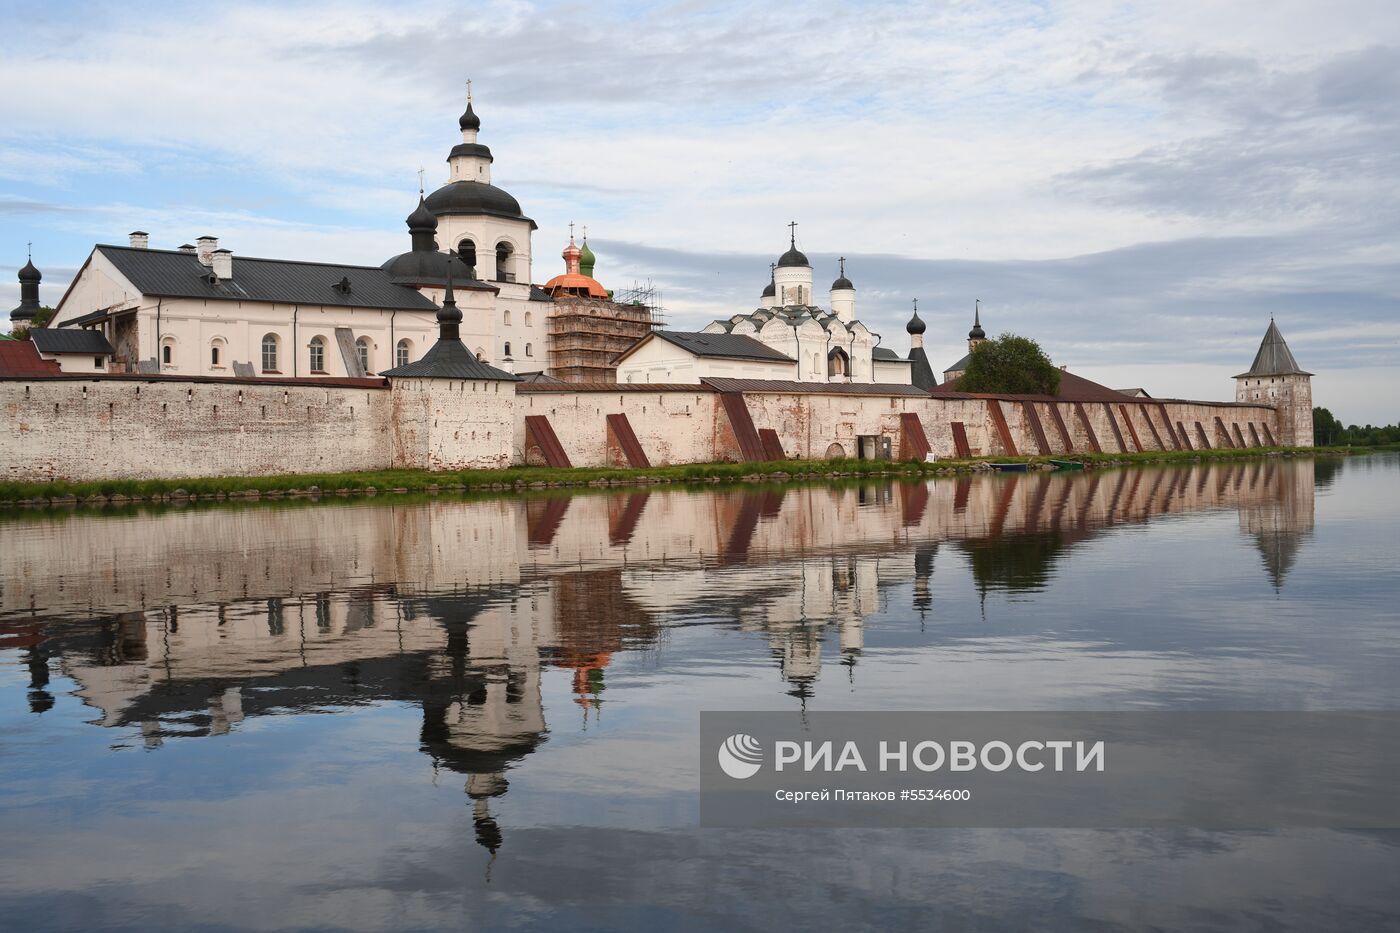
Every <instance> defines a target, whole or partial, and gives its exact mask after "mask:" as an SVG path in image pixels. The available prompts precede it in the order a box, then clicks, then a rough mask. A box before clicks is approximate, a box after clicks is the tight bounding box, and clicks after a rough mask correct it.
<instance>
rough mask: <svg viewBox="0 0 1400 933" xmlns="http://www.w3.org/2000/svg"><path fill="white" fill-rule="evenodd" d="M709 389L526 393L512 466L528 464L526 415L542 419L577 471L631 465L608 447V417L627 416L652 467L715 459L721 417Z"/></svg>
mask: <svg viewBox="0 0 1400 933" xmlns="http://www.w3.org/2000/svg"><path fill="white" fill-rule="evenodd" d="M718 398H719V397H718V396H717V395H715V393H713V392H711V391H709V390H708V389H703V388H701V387H699V386H697V387H696V388H695V389H693V390H692V389H685V388H666V389H660V388H658V389H657V390H656V391H631V390H621V391H617V392H612V391H564V392H522V393H520V394H519V396H518V397H517V399H516V402H517V411H516V417H515V424H514V435H513V438H514V439H513V442H512V443H513V452H512V458H513V459H512V462H514V463H524V462H525V416H526V415H543V416H545V417H547V418H548V419H549V423H550V425H551V426H553V428H554V433H555V435H557V436H558V438H559V444H560V446H562V447H563V448H564V453H566V454H567V455H568V457H569V462H570V463H572V464H573V465H574V466H576V467H604V466H626V465H627V462H626V460H625V458H624V457H623V455H622V452H621V451H620V450H619V449H618V448H616V447H610V445H609V443H608V421H607V416H608V415H615V414H624V415H626V416H627V421H628V423H629V424H631V425H632V431H633V433H635V434H636V435H637V441H638V443H640V444H641V446H642V451H643V452H644V453H645V454H646V455H647V460H649V461H650V462H651V465H652V466H665V465H668V464H674V463H709V462H712V461H714V460H716V459H720V458H719V457H716V456H715V451H716V450H717V449H719V447H720V445H721V442H720V440H719V439H718V438H717V433H718V432H719V428H720V424H719V422H720V421H722V420H723V418H722V416H721V417H717V416H716V409H717V408H718V407H719V405H718Z"/></svg>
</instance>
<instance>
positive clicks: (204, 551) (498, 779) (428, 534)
mask: <svg viewBox="0 0 1400 933" xmlns="http://www.w3.org/2000/svg"><path fill="white" fill-rule="evenodd" d="M1315 481H1316V482H1323V481H1324V477H1323V476H1322V474H1321V473H1318V474H1317V475H1316V476H1315V474H1314V466H1313V463H1312V462H1308V461H1299V462H1294V461H1283V460H1267V461H1258V462H1253V463H1247V464H1217V465H1199V466H1195V467H1191V468H1171V469H1138V470H1122V471H1115V472H1107V473H1083V474H1068V475H1065V474H1055V475H1051V474H1029V475H1023V476H1009V477H999V476H987V477H976V478H973V477H955V478H951V479H947V480H943V479H939V480H937V481H933V482H926V483H912V484H909V483H891V482H878V483H858V484H854V485H845V486H824V485H821V486H776V487H768V486H763V487H745V488H742V489H722V490H713V491H703V492H687V491H679V490H667V491H629V492H624V493H620V494H581V495H575V496H543V497H539V498H527V499H520V498H507V499H491V500H480V501H469V502H460V501H446V500H435V501H431V502H428V503H424V504H399V505H393V504H385V503H355V504H346V505H328V504H321V505H301V504H298V505H290V506H286V505H284V506H279V507H261V508H233V509H230V508H210V509H206V510H187V511H178V510H171V511H163V512H152V513H149V514H141V515H137V516H135V517H110V516H109V517H102V516H82V515H74V516H69V517H67V518H65V519H64V520H61V521H42V522H40V523H37V524H36V523H33V522H31V523H30V530H33V528H36V527H39V525H42V534H33V533H27V534H22V535H12V536H11V538H12V540H13V543H12V544H7V547H6V549H5V553H4V555H3V557H0V587H3V588H2V589H0V647H4V648H11V649H19V650H20V652H21V656H22V658H23V660H24V662H25V664H26V665H27V667H28V672H29V694H28V697H29V708H30V709H31V710H32V711H33V712H34V713H44V712H46V711H48V710H50V709H52V708H53V706H54V704H55V697H54V695H53V693H52V692H51V685H50V678H51V675H52V673H53V668H54V665H58V666H59V667H60V668H61V671H62V674H63V675H64V676H66V677H68V678H70V679H71V680H72V681H73V682H74V683H75V684H76V685H77V689H76V695H77V696H78V697H79V698H80V699H81V701H82V702H83V703H85V704H87V705H88V706H90V707H91V708H92V709H93V710H94V711H96V714H97V716H96V719H95V720H94V722H95V723H96V724H98V725H101V726H105V727H109V728H114V729H128V730H131V733H132V734H133V735H135V734H139V735H140V737H141V740H142V741H143V742H145V743H146V745H148V746H150V747H159V746H160V745H161V744H162V743H163V742H167V741H170V740H172V739H175V738H187V737H199V736H219V735H222V734H225V733H228V732H229V731H231V730H233V729H236V728H237V726H238V723H240V722H242V721H243V720H245V719H248V718H250V717H258V716H265V715H278V714H288V713H298V712H306V711H317V710H319V711H324V710H337V709H349V708H355V707H363V706H366V705H369V704H375V703H384V702H393V703H401V704H409V705H412V706H414V707H416V708H418V709H419V710H420V711H421V731H420V736H419V739H420V748H421V750H422V751H423V752H424V754H426V755H427V756H428V757H429V758H430V759H431V761H432V763H433V765H434V767H435V768H439V769H447V770H449V771H451V772H453V773H456V774H458V775H460V776H461V777H462V780H463V782H464V788H465V792H466V795H467V797H468V799H469V800H470V802H471V803H470V806H471V809H472V815H473V820H474V824H475V827H476V835H477V840H478V841H479V842H480V843H481V845H482V846H484V847H485V848H487V849H489V850H490V851H491V852H492V853H495V852H496V850H497V849H498V848H499V847H500V846H501V845H502V843H503V833H502V830H501V828H500V827H499V826H498V825H497V822H496V820H495V819H494V818H493V816H492V809H491V802H492V800H493V799H494V798H496V797H499V796H500V795H501V794H504V793H506V791H507V790H508V788H509V780H508V777H507V775H508V773H509V771H510V769H511V768H512V767H513V766H515V765H516V764H517V763H519V762H520V761H522V760H523V759H525V758H526V757H527V756H529V755H530V754H531V753H532V752H534V750H535V749H536V748H538V747H539V746H540V745H541V743H543V742H545V741H546V739H547V738H548V734H549V728H548V725H547V722H546V715H545V712H546V711H545V706H544V701H543V696H542V692H541V678H542V676H543V675H544V672H545V671H546V670H547V669H549V668H557V669H560V670H562V671H567V672H569V673H568V675H567V676H568V677H569V680H570V686H571V689H572V693H573V701H574V703H575V704H576V706H577V714H578V716H579V717H580V719H581V721H582V724H583V725H585V726H586V725H587V723H588V721H589V719H590V718H596V717H597V716H599V715H601V712H602V704H603V701H604V695H605V691H606V685H607V680H606V674H607V671H608V669H609V666H610V665H611V664H612V662H613V661H614V659H615V658H617V657H618V656H619V655H622V654H629V653H637V652H648V651H655V650H658V648H659V646H660V645H661V644H662V643H663V642H664V641H665V639H666V637H667V632H668V631H669V630H672V629H674V628H675V627H678V626H685V625H692V624H706V625H712V626H721V627H728V628H730V629H733V630H736V631H737V632H742V633H750V634H753V635H756V636H758V637H760V638H762V639H764V640H765V641H766V644H767V646H768V651H769V652H770V654H771V656H772V658H773V659H774V661H775V663H776V666H777V668H778V671H779V673H780V676H781V678H782V680H783V682H784V683H785V684H786V688H785V689H786V690H787V691H788V692H789V693H791V694H792V695H793V696H796V697H798V698H799V699H801V700H803V701H805V699H806V698H808V697H810V696H812V695H813V691H814V690H815V689H816V685H817V683H818V681H819V679H820V678H821V676H822V675H823V671H824V669H825V670H827V671H830V670H831V669H832V668H842V667H843V668H844V669H843V674H844V676H846V677H854V676H855V670H856V666H857V664H858V661H859V659H860V657H861V654H862V651H863V650H864V648H865V632H866V625H867V620H869V619H870V618H871V616H872V615H874V614H875V613H876V612H877V610H880V609H882V608H887V609H892V610H895V611H907V612H908V613H909V615H910V617H912V618H917V619H918V620H920V621H921V622H922V621H923V620H926V619H928V618H930V617H933V616H935V615H936V612H937V607H936V605H935V602H934V597H933V592H934V591H933V587H932V579H933V577H934V574H935V563H936V559H937V558H938V557H939V555H940V549H944V550H950V551H951V553H952V554H954V555H960V556H961V557H962V558H964V559H965V562H966V565H967V566H968V567H969V569H970V572H971V578H972V582H973V584H974V585H975V586H976V587H977V588H978V590H979V591H980V592H982V593H983V594H985V593H986V592H988V591H992V590H996V591H1002V592H1007V593H1012V594H1015V593H1019V592H1031V591H1035V590H1039V589H1043V588H1045V587H1047V586H1052V585H1053V581H1054V578H1055V574H1056V566H1057V564H1059V563H1061V562H1063V561H1066V560H1070V559H1072V557H1073V554H1074V552H1075V549H1076V547H1077V546H1078V545H1080V544H1081V543H1083V542H1085V541H1088V540H1090V539H1092V538H1094V537H1095V536H1096V535H1098V534H1100V533H1102V532H1103V531H1104V530H1105V529H1111V528H1113V527H1115V526H1120V525H1124V524H1130V523H1144V522H1149V521H1152V520H1153V519H1155V518H1157V517H1159V516H1163V515H1167V514H1171V513H1184V512H1196V511H1202V510H1235V511H1236V512H1237V513H1238V516H1239V527H1240V530H1241V532H1242V533H1243V534H1244V535H1246V536H1248V537H1249V538H1250V539H1252V541H1253V542H1254V544H1255V545H1256V546H1257V547H1258V550H1259V553H1260V555H1261V557H1262V561H1263V565H1264V570H1265V573H1266V576H1267V579H1268V581H1269V584H1270V585H1271V586H1272V587H1274V588H1275V589H1280V588H1282V587H1283V586H1284V585H1285V582H1286V578H1287V575H1288V572H1289V569H1290V568H1291V567H1292V566H1293V565H1294V563H1295V562H1296V560H1297V556H1298V552H1299V549H1300V548H1301V547H1302V544H1303V542H1304V541H1305V540H1306V538H1307V536H1308V535H1309V534H1310V532H1311V531H1312V527H1313V489H1314V483H1315ZM895 599H898V600H901V601H905V600H907V603H906V604H905V605H898V604H894V605H892V604H891V601H892V600H895ZM828 655H830V658H831V659H830V660H829V662H824V658H825V657H827V656H828ZM560 713H561V711H559V710H555V711H554V716H555V718H556V719H557V718H558V717H559V715H560Z"/></svg>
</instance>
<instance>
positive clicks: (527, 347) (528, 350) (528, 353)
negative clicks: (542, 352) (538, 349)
mask: <svg viewBox="0 0 1400 933" xmlns="http://www.w3.org/2000/svg"><path fill="white" fill-rule="evenodd" d="M525 355H526V356H534V355H535V353H534V351H533V350H532V349H531V348H530V345H529V344H528V343H527V344H525Z"/></svg>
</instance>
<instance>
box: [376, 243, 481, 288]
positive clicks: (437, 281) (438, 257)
mask: <svg viewBox="0 0 1400 933" xmlns="http://www.w3.org/2000/svg"><path fill="white" fill-rule="evenodd" d="M449 265H450V266H451V268H452V278H453V279H454V280H455V281H456V282H457V284H458V286H459V287H461V286H462V285H463V283H469V282H470V281H471V279H472V276H471V273H470V271H469V270H468V269H467V267H466V266H465V265H463V263H462V260H461V259H459V258H457V257H456V256H452V255H449V254H447V253H440V252H438V251H437V250H435V249H415V250H411V251H409V252H407V253H400V254H399V255H397V256H395V257H394V258H393V259H390V260H389V261H387V262H385V263H384V265H382V266H380V267H379V268H381V269H383V270H384V271H385V272H387V273H389V278H390V279H391V280H393V282H394V284H395V285H443V284H445V283H446V282H447V269H448V266H449Z"/></svg>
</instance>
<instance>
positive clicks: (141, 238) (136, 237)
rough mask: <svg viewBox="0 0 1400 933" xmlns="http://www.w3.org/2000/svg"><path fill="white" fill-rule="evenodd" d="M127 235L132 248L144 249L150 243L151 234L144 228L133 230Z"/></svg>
mask: <svg viewBox="0 0 1400 933" xmlns="http://www.w3.org/2000/svg"><path fill="white" fill-rule="evenodd" d="M127 236H128V237H130V240H129V242H130V243H131V248H132V249H146V248H147V247H148V246H150V244H151V235H150V234H149V233H147V232H146V231H145V230H133V231H131V232H130V233H129V234H127Z"/></svg>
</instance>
